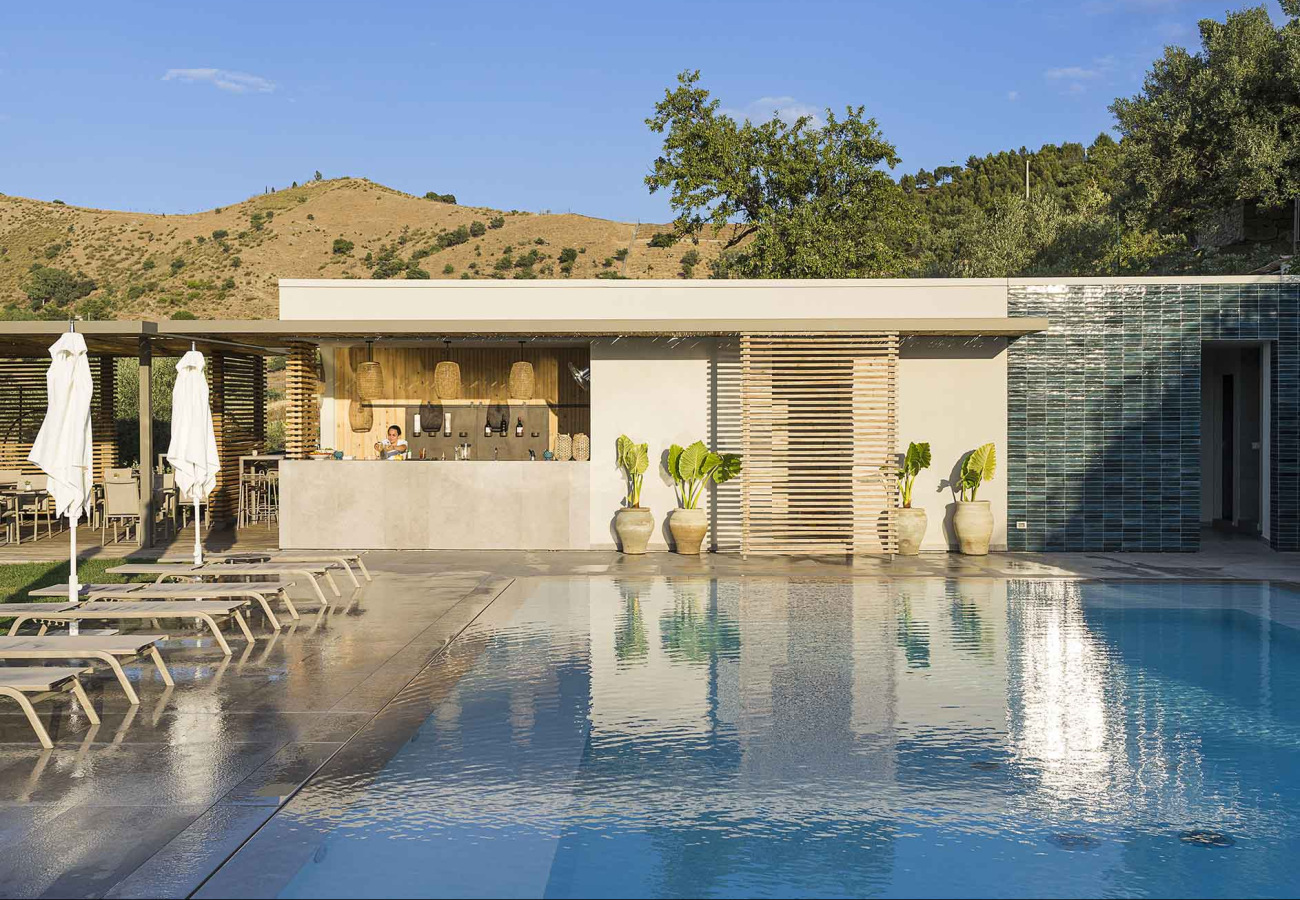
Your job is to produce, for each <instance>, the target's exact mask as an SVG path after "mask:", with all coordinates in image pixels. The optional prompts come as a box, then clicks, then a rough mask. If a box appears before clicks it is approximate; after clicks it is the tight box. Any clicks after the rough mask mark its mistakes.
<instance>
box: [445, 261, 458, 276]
mask: <svg viewBox="0 0 1300 900" xmlns="http://www.w3.org/2000/svg"><path fill="white" fill-rule="evenodd" d="M455 271H456V267H455V266H453V265H452V264H451V263H447V265H445V266H443V267H442V274H444V275H451V274H452V273H454V272H455Z"/></svg>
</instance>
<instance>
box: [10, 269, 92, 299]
mask: <svg viewBox="0 0 1300 900" xmlns="http://www.w3.org/2000/svg"><path fill="white" fill-rule="evenodd" d="M94 289H95V282H94V281H93V280H92V279H90V278H87V277H86V276H85V275H82V274H81V273H80V272H78V273H77V274H75V275H74V274H72V273H71V272H69V271H67V270H65V269H56V268H54V267H53V266H42V265H33V266H32V268H31V271H30V272H28V273H27V280H26V281H24V282H23V292H24V293H25V294H27V299H28V300H29V301H30V302H31V305H32V309H41V308H42V307H44V306H46V305H47V304H53V305H54V306H56V307H62V306H66V305H67V304H68V303H69V302H71V301H73V300H80V299H81V298H82V297H84V296H86V295H87V294H89V293H90V292H91V291H93V290H94Z"/></svg>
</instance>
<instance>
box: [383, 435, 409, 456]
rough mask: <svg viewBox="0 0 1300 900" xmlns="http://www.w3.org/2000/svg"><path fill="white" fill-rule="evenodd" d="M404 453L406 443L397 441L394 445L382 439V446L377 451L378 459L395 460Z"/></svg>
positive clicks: (386, 439)
mask: <svg viewBox="0 0 1300 900" xmlns="http://www.w3.org/2000/svg"><path fill="white" fill-rule="evenodd" d="M405 453H406V441H401V440H399V441H398V442H397V443H396V444H394V443H392V442H391V441H389V440H388V438H384V441H383V444H382V446H381V448H380V451H379V458H380V459H395V458H396V457H399V456H402V455H403V454H405Z"/></svg>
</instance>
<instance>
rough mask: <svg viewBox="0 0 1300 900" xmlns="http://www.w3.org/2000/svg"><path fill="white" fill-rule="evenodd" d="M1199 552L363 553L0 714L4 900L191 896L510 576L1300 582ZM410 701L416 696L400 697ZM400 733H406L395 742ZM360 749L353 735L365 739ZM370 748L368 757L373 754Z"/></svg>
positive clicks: (1240, 545) (1297, 567)
mask: <svg viewBox="0 0 1300 900" xmlns="http://www.w3.org/2000/svg"><path fill="white" fill-rule="evenodd" d="M1208 543H1209V549H1207V550H1206V551H1204V552H1202V553H1197V554H1093V553H1089V554H993V555H990V556H988V557H983V558H970V557H959V556H947V555H943V554H926V555H922V556H920V557H916V558H911V559H904V558H895V559H894V560H892V561H891V560H888V559H880V558H859V559H855V560H845V559H842V558H835V559H830V558H826V559H795V558H789V557H751V558H749V559H742V558H740V557H739V556H736V555H730V554H714V555H710V556H706V557H703V558H700V559H692V558H688V557H680V556H675V555H671V554H665V553H656V554H648V555H646V556H643V557H624V556H620V555H619V554H617V553H612V552H611V553H605V552H573V553H566V552H545V553H522V552H521V553H504V552H445V553H444V552H430V553H424V552H420V553H416V552H404V553H378V552H376V553H371V554H369V555H368V556H367V558H366V559H367V564H368V565H369V566H370V568H371V571H372V573H373V574H374V576H375V581H374V582H373V583H371V584H366V585H365V586H363V587H362V588H359V589H357V590H356V591H355V592H353V593H351V594H349V593H348V592H347V591H345V593H344V596H343V597H342V598H338V599H334V600H333V601H332V604H331V607H330V608H329V609H328V610H325V611H322V612H321V613H320V614H315V613H314V612H312V610H313V609H314V605H312V604H303V618H302V620H301V621H300V622H298V623H297V624H295V625H293V626H291V627H286V628H284V629H282V630H281V631H280V632H279V633H278V634H273V633H272V632H271V631H270V630H269V629H268V627H267V625H266V623H265V622H264V621H263V620H262V619H261V617H260V615H257V616H255V617H254V632H255V634H256V635H257V637H258V640H257V642H256V643H255V644H253V645H251V646H249V645H245V644H244V643H243V642H242V641H234V640H232V642H231V643H232V647H233V649H234V651H235V655H234V657H232V658H225V657H223V656H222V655H221V653H220V652H219V651H218V650H217V649H216V648H215V647H214V646H213V644H212V642H211V640H210V639H209V638H200V637H197V636H196V633H195V632H194V631H193V630H192V629H185V630H180V629H178V631H177V637H175V638H173V639H172V640H170V641H168V642H167V644H166V645H165V646H164V650H163V653H164V656H165V658H166V659H167V661H168V664H169V666H170V668H171V671H172V673H173V676H174V678H175V681H176V685H175V687H174V688H166V687H165V686H164V685H163V684H162V682H161V680H160V679H159V678H158V676H157V674H156V672H155V671H154V670H153V667H152V666H151V665H133V666H130V667H128V672H130V673H131V676H132V678H133V681H134V683H135V686H136V689H137V691H138V692H139V694H140V697H141V703H140V705H139V706H138V707H135V708H132V707H130V706H129V705H128V704H127V703H126V701H125V698H124V697H123V695H122V692H121V689H120V688H119V687H118V686H117V684H116V682H115V681H114V679H113V678H112V677H111V676H108V677H104V676H103V675H99V676H96V677H90V678H87V680H86V681H87V688H88V691H89V693H90V696H91V699H92V702H93V703H94V704H95V706H96V708H97V709H99V711H100V715H101V717H102V718H103V722H102V724H101V725H99V726H92V725H90V724H89V722H88V721H87V720H86V718H85V717H84V715H82V714H81V713H80V712H79V711H75V712H70V705H69V703H68V702H66V701H62V700H60V701H55V702H54V703H46V704H42V705H41V706H38V710H40V712H41V715H42V718H43V721H44V722H45V723H46V725H47V727H48V728H49V730H50V734H51V736H52V737H53V739H54V740H55V743H56V746H55V749H54V750H52V751H42V750H41V749H40V747H39V745H37V744H36V742H35V741H34V740H33V738H32V734H31V731H30V728H29V727H28V726H27V724H26V721H25V719H24V718H23V717H22V715H21V714H20V713H19V712H18V710H17V708H16V707H15V706H14V705H13V704H12V703H8V702H0V839H3V841H4V846H5V848H6V852H5V853H4V854H0V896H6V897H36V896H60V897H67V896H85V897H99V896H109V897H184V896H188V895H189V894H191V893H193V892H194V891H196V890H197V889H198V888H199V887H200V886H201V885H203V883H204V882H205V880H206V879H208V877H209V876H210V875H211V874H212V873H213V872H214V871H216V870H217V869H218V868H219V867H220V866H221V865H222V864H223V863H224V862H225V861H226V860H227V859H228V858H229V857H230V856H231V855H232V854H233V853H234V852H235V851H236V850H238V849H239V847H240V846H241V845H243V844H244V842H245V841H247V840H248V838H249V837H250V836H251V835H252V834H253V833H254V832H255V831H256V830H257V829H259V828H260V827H261V826H262V825H263V824H264V823H266V822H267V820H268V819H270V817H271V816H272V815H273V814H274V813H275V812H276V811H277V809H279V808H280V807H281V806H282V805H283V804H284V803H285V802H286V801H287V800H288V799H289V798H290V797H291V796H292V795H293V794H294V793H295V792H296V791H297V790H298V789H299V788H300V787H301V786H302V785H303V784H304V783H305V782H306V781H307V779H309V778H310V777H311V776H312V775H313V773H315V772H316V771H317V770H318V769H319V768H320V767H321V766H322V765H324V764H325V763H326V762H327V761H329V760H330V759H331V758H332V757H334V756H335V755H336V754H338V753H339V751H340V750H341V749H342V748H344V746H345V745H348V744H349V742H350V741H351V742H352V743H351V745H350V746H349V754H358V753H361V754H363V755H364V754H365V753H366V752H367V748H366V747H359V746H358V743H364V742H365V740H368V738H362V737H358V736H359V734H360V732H361V731H362V729H364V728H366V726H367V725H370V724H371V723H372V722H373V721H374V720H375V717H376V715H377V714H378V713H379V711H380V710H381V709H383V708H384V707H385V706H387V705H388V704H389V703H390V701H392V700H393V699H394V698H396V697H398V695H399V693H401V692H403V690H404V689H407V688H408V686H409V685H411V683H412V682H413V680H415V679H416V677H417V675H419V674H420V673H421V671H422V670H425V668H426V667H427V666H428V664H429V663H430V662H431V661H432V660H433V659H435V658H436V657H437V656H438V655H439V654H440V653H441V651H442V650H443V649H444V648H445V647H446V645H447V644H448V642H450V641H451V640H452V639H454V638H455V637H456V636H457V635H458V634H460V632H461V631H462V630H463V629H464V628H465V627H466V626H467V625H468V624H469V623H470V622H471V621H472V620H473V619H474V618H475V617H476V616H477V615H478V614H479V613H480V612H481V611H482V610H483V609H485V608H486V607H487V606H488V605H489V604H490V603H491V602H492V601H493V600H494V599H495V598H496V597H498V596H499V595H501V593H502V592H503V591H505V590H506V589H507V588H508V587H509V586H510V585H511V583H512V582H513V580H514V579H516V578H530V577H547V576H569V577H572V576H582V575H593V576H620V575H623V576H626V575H634V574H635V575H695V576H699V575H705V576H710V575H716V576H726V577H745V576H752V577H783V576H791V577H793V576H798V577H828V578H846V577H847V578H916V577H936V578H948V577H961V578H1108V579H1109V578H1125V579H1162V578H1192V579H1241V580H1260V579H1267V580H1275V581H1286V582H1300V554H1276V553H1273V552H1271V551H1270V550H1268V549H1267V548H1266V547H1263V546H1262V545H1260V544H1258V543H1256V542H1253V541H1247V540H1227V539H1221V540H1215V541H1212V542H1208ZM408 693H409V692H408ZM389 737H390V738H395V739H398V740H399V742H400V740H405V739H406V737H407V736H406V735H400V736H392V735H390V736H389ZM353 738H357V740H356V741H354V740H353ZM368 752H371V753H375V752H379V750H378V748H377V747H372V748H370V750H369V751H368Z"/></svg>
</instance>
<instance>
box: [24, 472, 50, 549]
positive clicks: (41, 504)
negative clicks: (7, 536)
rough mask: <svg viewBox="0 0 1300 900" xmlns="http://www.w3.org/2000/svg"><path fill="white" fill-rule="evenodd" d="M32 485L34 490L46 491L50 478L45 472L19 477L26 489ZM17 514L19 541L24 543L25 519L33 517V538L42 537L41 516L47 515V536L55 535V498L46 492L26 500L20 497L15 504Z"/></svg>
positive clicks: (29, 496)
mask: <svg viewBox="0 0 1300 900" xmlns="http://www.w3.org/2000/svg"><path fill="white" fill-rule="evenodd" d="M28 484H30V485H31V489H32V490H33V491H44V490H45V489H46V487H47V486H48V484H49V479H48V478H47V477H46V476H45V475H43V474H37V475H24V476H22V477H21V478H19V481H18V486H19V488H20V489H23V490H25V489H26V487H27V485H28ZM15 513H16V516H17V522H16V525H17V530H18V542H19V543H22V539H23V535H22V527H23V519H24V518H26V517H27V516H30V517H31V522H32V540H36V539H37V538H39V537H40V532H41V516H42V515H44V516H45V534H46V537H54V498H53V497H50V496H48V495H47V494H44V493H37V494H36V495H34V496H32V495H28V497H27V498H26V500H24V498H23V497H19V498H18V500H17V503H16V506H15Z"/></svg>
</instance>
